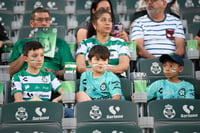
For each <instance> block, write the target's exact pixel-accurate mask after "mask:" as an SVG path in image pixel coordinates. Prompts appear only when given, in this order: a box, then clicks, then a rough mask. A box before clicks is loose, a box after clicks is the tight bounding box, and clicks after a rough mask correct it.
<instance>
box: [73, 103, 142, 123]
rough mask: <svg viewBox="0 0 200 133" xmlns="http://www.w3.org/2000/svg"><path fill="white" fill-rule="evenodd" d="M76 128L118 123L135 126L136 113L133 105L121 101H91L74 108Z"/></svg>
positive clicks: (78, 104)
mask: <svg viewBox="0 0 200 133" xmlns="http://www.w3.org/2000/svg"><path fill="white" fill-rule="evenodd" d="M75 116H76V118H77V126H81V125H86V124H94V123H96V124H101V123H102V124H103V123H104V124H105V123H113V124H114V123H116V124H117V123H118V124H128V125H137V119H138V112H137V107H136V104H135V103H132V102H130V101H123V100H92V101H86V102H80V103H77V104H76V106H75Z"/></svg>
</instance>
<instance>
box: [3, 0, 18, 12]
mask: <svg viewBox="0 0 200 133" xmlns="http://www.w3.org/2000/svg"><path fill="white" fill-rule="evenodd" d="M15 5H16V0H1V1H0V12H10V13H11V12H13V7H14V6H15Z"/></svg>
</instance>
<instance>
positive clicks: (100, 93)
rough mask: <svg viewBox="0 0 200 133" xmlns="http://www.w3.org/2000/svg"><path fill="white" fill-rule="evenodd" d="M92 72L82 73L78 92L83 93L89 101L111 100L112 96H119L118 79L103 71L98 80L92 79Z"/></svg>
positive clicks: (120, 93) (119, 86) (119, 85)
mask: <svg viewBox="0 0 200 133" xmlns="http://www.w3.org/2000/svg"><path fill="white" fill-rule="evenodd" d="M92 73H93V72H92V71H86V72H84V73H82V75H81V79H80V88H79V91H84V92H86V93H87V94H88V96H89V97H90V98H91V99H93V100H94V99H112V96H114V95H121V96H122V91H121V84H120V80H119V78H118V77H117V76H116V75H115V74H113V73H112V72H110V71H105V72H104V74H103V75H102V76H100V77H98V78H93V77H92Z"/></svg>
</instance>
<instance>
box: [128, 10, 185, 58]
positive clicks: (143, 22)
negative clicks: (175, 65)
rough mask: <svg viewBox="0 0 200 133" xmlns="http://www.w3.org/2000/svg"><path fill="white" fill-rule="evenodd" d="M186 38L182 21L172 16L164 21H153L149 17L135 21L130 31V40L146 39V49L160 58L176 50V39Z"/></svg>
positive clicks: (168, 15) (167, 15)
mask: <svg viewBox="0 0 200 133" xmlns="http://www.w3.org/2000/svg"><path fill="white" fill-rule="evenodd" d="M176 37H178V38H185V34H184V31H183V25H182V23H181V21H180V20H179V19H178V18H177V17H174V16H172V15H170V14H166V15H165V19H164V20H163V21H159V22H156V21H153V20H152V19H151V18H150V17H149V16H148V15H144V16H142V17H140V18H138V19H136V20H135V22H134V25H133V28H132V29H131V31H130V39H131V40H135V39H139V38H143V39H144V48H145V49H146V50H147V51H148V52H149V53H150V54H152V55H154V56H156V57H159V56H161V55H162V54H170V53H173V52H174V51H175V50H176V45H175V38H176Z"/></svg>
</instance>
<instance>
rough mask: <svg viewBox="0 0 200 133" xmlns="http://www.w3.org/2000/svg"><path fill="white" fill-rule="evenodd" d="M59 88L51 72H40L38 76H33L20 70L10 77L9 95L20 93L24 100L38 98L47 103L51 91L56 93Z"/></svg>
mask: <svg viewBox="0 0 200 133" xmlns="http://www.w3.org/2000/svg"><path fill="white" fill-rule="evenodd" d="M60 87H61V84H60V82H59V80H58V79H57V78H56V77H55V76H54V75H53V74H52V73H51V72H46V71H40V73H39V74H37V75H33V74H30V73H28V72H26V71H25V70H22V71H19V72H18V73H16V74H14V75H13V77H12V86H11V90H12V92H11V95H14V94H15V93H17V92H21V93H22V94H23V99H24V100H30V99H32V98H34V97H39V98H40V99H42V100H44V101H49V100H50V99H51V94H52V90H53V91H55V92H57V91H58V89H59V88H60Z"/></svg>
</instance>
